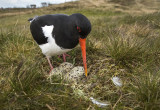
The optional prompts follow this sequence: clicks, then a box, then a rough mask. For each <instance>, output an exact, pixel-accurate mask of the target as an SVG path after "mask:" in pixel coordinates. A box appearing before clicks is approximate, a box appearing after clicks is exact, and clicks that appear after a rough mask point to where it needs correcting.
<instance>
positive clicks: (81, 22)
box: [71, 13, 91, 77]
mask: <svg viewBox="0 0 160 110" xmlns="http://www.w3.org/2000/svg"><path fill="white" fill-rule="evenodd" d="M71 17H72V18H73V21H74V22H75V28H76V29H77V33H78V35H79V44H80V46H81V51H82V57H83V65H84V69H85V75H86V77H87V63H86V37H87V35H88V34H89V33H90V31H91V23H90V21H89V20H88V19H87V17H85V16H84V15H82V14H80V13H75V14H72V15H71Z"/></svg>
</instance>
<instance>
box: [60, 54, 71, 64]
mask: <svg viewBox="0 0 160 110" xmlns="http://www.w3.org/2000/svg"><path fill="white" fill-rule="evenodd" d="M62 56H63V61H64V62H66V57H70V55H68V54H66V53H64V54H62ZM58 57H59V58H60V57H61V55H58Z"/></svg>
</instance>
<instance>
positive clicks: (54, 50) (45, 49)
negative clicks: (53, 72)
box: [39, 42, 71, 57]
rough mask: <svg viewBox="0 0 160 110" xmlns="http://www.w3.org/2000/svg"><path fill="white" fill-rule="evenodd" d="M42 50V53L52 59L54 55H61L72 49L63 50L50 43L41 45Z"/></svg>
mask: <svg viewBox="0 0 160 110" xmlns="http://www.w3.org/2000/svg"><path fill="white" fill-rule="evenodd" d="M39 47H40V48H41V50H42V53H43V54H44V55H46V56H47V57H51V56H54V55H60V54H63V53H66V52H68V51H70V50H71V49H62V48H61V47H59V46H58V45H57V44H56V43H55V42H49V43H46V44H42V45H39Z"/></svg>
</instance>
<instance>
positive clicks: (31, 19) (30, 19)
mask: <svg viewBox="0 0 160 110" xmlns="http://www.w3.org/2000/svg"><path fill="white" fill-rule="evenodd" d="M37 17H38V16H35V17H34V18H29V19H28V21H29V22H30V23H31V22H32V21H33V20H35V19H36V18H37Z"/></svg>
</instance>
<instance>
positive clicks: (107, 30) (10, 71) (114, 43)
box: [0, 0, 160, 110]
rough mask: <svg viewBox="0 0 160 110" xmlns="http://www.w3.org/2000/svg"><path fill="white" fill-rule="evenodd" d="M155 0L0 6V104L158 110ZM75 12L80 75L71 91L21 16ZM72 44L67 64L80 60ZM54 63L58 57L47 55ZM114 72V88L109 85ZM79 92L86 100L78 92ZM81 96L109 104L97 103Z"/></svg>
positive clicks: (159, 62)
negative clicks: (82, 24)
mask: <svg viewBox="0 0 160 110" xmlns="http://www.w3.org/2000/svg"><path fill="white" fill-rule="evenodd" d="M159 9H160V8H159V2H158V0H157V1H156V0H135V1H134V0H133V1H132V2H131V1H129V0H98V1H97V0H92V1H91V0H80V1H77V2H69V3H65V4H60V5H52V6H49V7H44V8H39V9H32V10H31V9H13V10H0V24H1V25H0V47H1V48H0V71H1V74H0V88H1V91H0V108H1V109H4V110H8V109H37V110H39V109H44V110H45V109H46V110H47V109H49V110H54V109H57V110H83V109H84V110H86V109H87V110H106V109H107V110H111V109H112V110H133V109H135V110H144V109H145V110H159V109H160V88H159V86H160V72H159V70H160V69H159V67H160V48H159V47H160V36H159V34H160V31H159V29H160V19H159V18H160V13H159ZM56 13H64V14H72V13H82V14H84V15H85V16H87V17H88V18H89V20H90V21H91V24H92V31H91V33H90V34H89V36H88V37H87V63H88V77H87V78H85V77H84V78H83V79H82V80H81V81H80V82H79V84H78V85H76V89H73V85H72V84H71V83H68V82H66V81H65V80H63V79H60V78H58V77H56V76H55V77H53V78H52V81H53V82H52V84H51V83H50V81H49V80H48V79H47V78H46V74H48V73H49V71H50V70H49V69H50V68H49V65H48V62H47V60H46V58H45V56H44V55H43V54H42V53H41V50H40V48H39V47H38V45H37V44H36V43H35V41H34V40H33V38H32V36H31V34H30V31H29V25H30V23H29V22H28V21H27V20H28V19H29V18H32V17H34V16H37V15H43V14H56ZM80 51H81V50H80V47H79V46H77V47H76V48H75V49H73V50H72V51H70V52H69V53H68V54H69V55H70V56H71V57H68V58H67V62H70V63H72V64H74V65H75V66H82V65H83V63H82V58H81V54H79V53H81V52H80ZM51 62H52V64H53V65H54V67H58V66H59V65H60V64H61V63H63V60H62V59H61V58H59V57H57V56H54V57H53V58H52V60H51ZM115 76H116V77H119V78H120V79H121V80H122V82H123V86H122V87H117V86H115V85H114V84H113V82H112V80H111V79H112V78H113V77H115ZM86 97H87V98H86ZM89 97H93V98H95V99H97V100H100V101H102V102H109V103H110V105H109V106H107V107H105V108H101V107H98V106H97V105H95V104H93V103H92V102H91V100H90V99H88V98H89Z"/></svg>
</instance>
